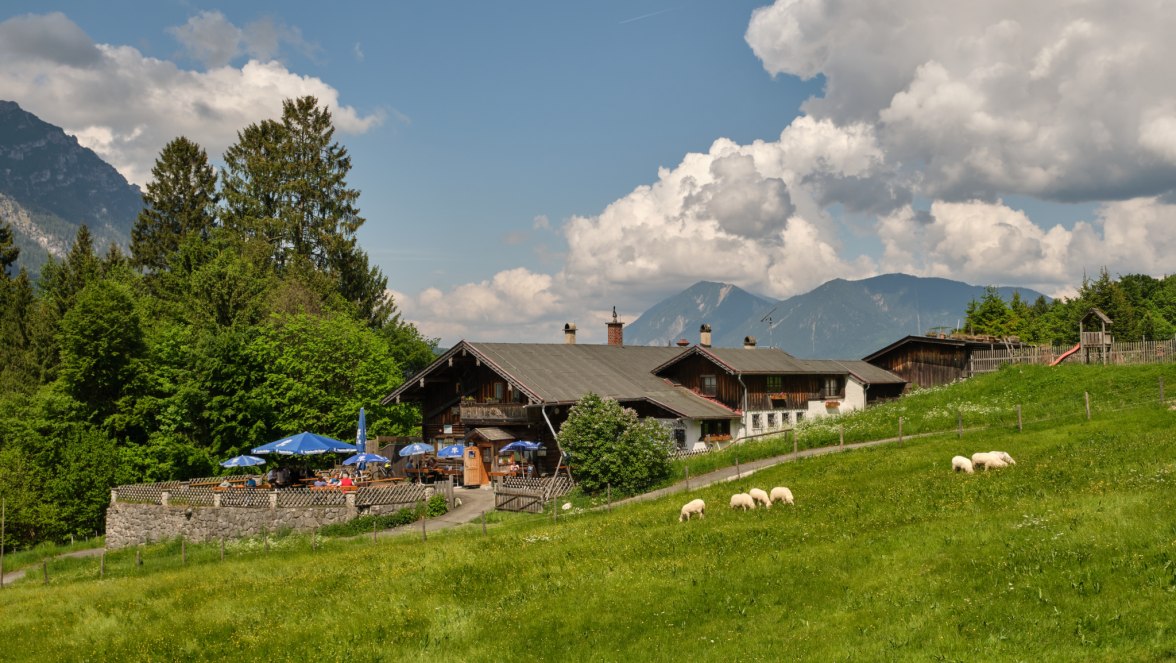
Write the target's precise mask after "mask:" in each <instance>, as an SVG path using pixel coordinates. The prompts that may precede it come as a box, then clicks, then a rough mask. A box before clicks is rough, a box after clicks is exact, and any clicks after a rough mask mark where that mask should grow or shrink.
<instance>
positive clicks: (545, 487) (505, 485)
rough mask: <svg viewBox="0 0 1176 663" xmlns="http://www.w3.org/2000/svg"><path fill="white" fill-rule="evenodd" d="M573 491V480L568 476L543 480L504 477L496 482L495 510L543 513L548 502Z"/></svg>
mask: <svg viewBox="0 0 1176 663" xmlns="http://www.w3.org/2000/svg"><path fill="white" fill-rule="evenodd" d="M571 489H572V480H571V479H570V478H568V477H566V476H558V477H544V478H542V479H530V478H525V477H503V478H502V479H500V480H498V481H495V482H494V508H495V509H498V510H499V511H525V512H527V513H543V506H544V505H545V504H546V503H547V501H548V500H551V499H554V498H556V497H560V496H562V495H565V494H567V492H568V491H569V490H571Z"/></svg>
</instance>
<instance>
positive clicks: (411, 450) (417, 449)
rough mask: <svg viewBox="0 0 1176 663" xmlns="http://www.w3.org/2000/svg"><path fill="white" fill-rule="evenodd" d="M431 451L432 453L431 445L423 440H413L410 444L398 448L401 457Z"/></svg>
mask: <svg viewBox="0 0 1176 663" xmlns="http://www.w3.org/2000/svg"><path fill="white" fill-rule="evenodd" d="M431 453H433V447H430V446H429V445H427V444H425V443H424V442H413V443H412V444H410V445H408V446H407V447H405V448H403V449H401V450H400V457H401V458H403V457H404V456H420V455H422V454H431Z"/></svg>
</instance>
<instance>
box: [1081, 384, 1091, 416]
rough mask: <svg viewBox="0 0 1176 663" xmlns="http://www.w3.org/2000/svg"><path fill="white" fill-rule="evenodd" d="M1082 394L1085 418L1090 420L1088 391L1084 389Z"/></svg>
mask: <svg viewBox="0 0 1176 663" xmlns="http://www.w3.org/2000/svg"><path fill="white" fill-rule="evenodd" d="M1082 395H1083V396H1084V397H1085V398H1086V420H1087V421H1090V392H1089V391H1084V392H1082Z"/></svg>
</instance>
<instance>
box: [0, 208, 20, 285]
mask: <svg viewBox="0 0 1176 663" xmlns="http://www.w3.org/2000/svg"><path fill="white" fill-rule="evenodd" d="M19 257H20V247H19V246H17V245H16V240H15V239H14V238H13V236H12V227H11V226H9V225H8V223H7V222H0V279H7V278H9V275H8V268H9V267H11V266H12V265H13V264H15V263H16V259H17V258H19Z"/></svg>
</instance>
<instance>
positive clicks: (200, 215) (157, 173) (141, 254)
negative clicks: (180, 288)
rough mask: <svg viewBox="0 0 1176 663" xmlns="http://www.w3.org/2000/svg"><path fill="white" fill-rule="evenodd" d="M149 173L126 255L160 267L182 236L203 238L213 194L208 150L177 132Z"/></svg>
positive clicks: (139, 262) (210, 217) (145, 265)
mask: <svg viewBox="0 0 1176 663" xmlns="http://www.w3.org/2000/svg"><path fill="white" fill-rule="evenodd" d="M151 176H152V180H151V183H150V184H148V185H147V191H146V193H144V194H143V205H144V207H143V211H141V212H139V218H138V219H137V220H136V221H135V227H134V228H133V229H131V256H132V260H133V264H134V265H135V266H136V267H139V268H141V269H143V270H145V271H147V272H160V271H163V270H165V269H167V268H168V256H170V255H171V254H172V253H174V252H175V250H176V249H177V248H179V245H180V242H181V241H182V240H183V238H184V237H185V236H187V235H188V234H190V233H197V234H198V235H200V236H201V237H202V238H204V239H207V238H208V234H209V232H210V231H211V230H212V227H213V224H214V223H215V221H216V205H217V201H218V200H219V196H218V194H217V191H216V172H215V171H214V170H213V168H212V166H211V165H210V164H209V163H208V155H207V154H205V152H204V150H203V149H202V148H201V147H200V146H199V145H197V144H196V143H194V142H192V141H190V140H188V139H187V138H185V137H183V136H180V137H179V138H176V139H174V140H172V141H171V142H170V143H168V144H167V145H166V146H165V147H164V148H163V151H162V152H160V154H159V158H157V159H156V160H155V166H154V167H153V168H152V169H151Z"/></svg>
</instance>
